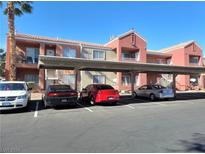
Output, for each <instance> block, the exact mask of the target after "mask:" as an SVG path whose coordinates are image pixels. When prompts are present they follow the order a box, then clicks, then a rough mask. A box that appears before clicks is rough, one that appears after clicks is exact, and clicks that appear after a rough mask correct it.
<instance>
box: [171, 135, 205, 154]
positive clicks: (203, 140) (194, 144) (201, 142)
mask: <svg viewBox="0 0 205 154" xmlns="http://www.w3.org/2000/svg"><path fill="white" fill-rule="evenodd" d="M179 145H180V146H182V149H180V150H177V149H167V151H168V152H203V153H204V152H205V134H201V133H194V134H193V135H192V139H191V140H190V141H187V140H180V141H179Z"/></svg>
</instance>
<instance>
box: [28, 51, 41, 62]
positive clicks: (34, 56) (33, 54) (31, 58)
mask: <svg viewBox="0 0 205 154" xmlns="http://www.w3.org/2000/svg"><path fill="white" fill-rule="evenodd" d="M38 56H39V49H38V48H26V63H27V64H37V63H38Z"/></svg>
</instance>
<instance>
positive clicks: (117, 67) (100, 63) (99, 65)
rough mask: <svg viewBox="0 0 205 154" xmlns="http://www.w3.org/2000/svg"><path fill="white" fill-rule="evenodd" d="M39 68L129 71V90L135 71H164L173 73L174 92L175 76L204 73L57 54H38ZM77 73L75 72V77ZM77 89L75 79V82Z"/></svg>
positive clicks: (194, 68)
mask: <svg viewBox="0 0 205 154" xmlns="http://www.w3.org/2000/svg"><path fill="white" fill-rule="evenodd" d="M38 67H39V69H58V70H76V71H106V72H130V73H131V91H132V92H133V91H134V74H135V73H148V72H155V73H164V74H173V89H174V91H175V93H176V87H175V86H176V84H175V83H176V76H177V75H178V74H181V75H190V74H202V73H205V67H198V66H189V67H186V66H176V65H168V64H153V63H138V62H137V63H136V62H124V61H107V60H106V61H105V60H91V59H82V58H67V57H59V56H45V55H40V56H39V61H38ZM77 75H78V73H76V78H77V77H78V76H77ZM75 88H76V89H77V81H76V82H75Z"/></svg>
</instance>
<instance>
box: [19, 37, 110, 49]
mask: <svg viewBox="0 0 205 154" xmlns="http://www.w3.org/2000/svg"><path fill="white" fill-rule="evenodd" d="M24 35H27V34H16V35H15V38H16V39H17V40H29V41H35V42H44V43H53V44H62V45H77V46H83V47H84V46H85V47H89V46H90V47H95V48H99V49H100V48H103V49H111V48H109V47H106V46H104V45H103V44H92V43H88V42H81V41H74V40H64V39H54V38H43V36H35V35H30V34H28V36H24ZM32 37H38V38H32ZM41 37H42V38H41Z"/></svg>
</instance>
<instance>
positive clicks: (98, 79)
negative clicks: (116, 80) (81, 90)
mask: <svg viewBox="0 0 205 154" xmlns="http://www.w3.org/2000/svg"><path fill="white" fill-rule="evenodd" d="M93 83H99V84H105V76H104V75H93Z"/></svg>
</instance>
